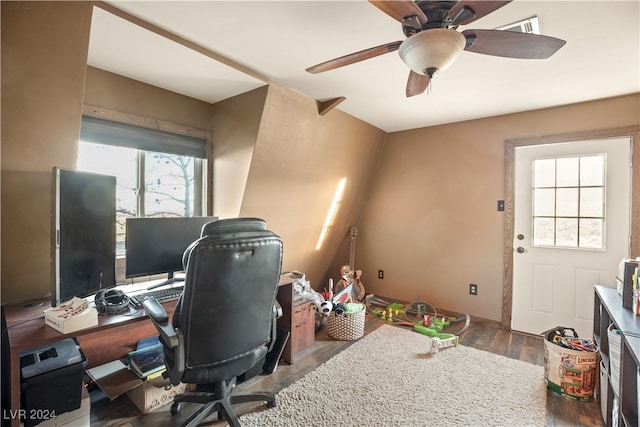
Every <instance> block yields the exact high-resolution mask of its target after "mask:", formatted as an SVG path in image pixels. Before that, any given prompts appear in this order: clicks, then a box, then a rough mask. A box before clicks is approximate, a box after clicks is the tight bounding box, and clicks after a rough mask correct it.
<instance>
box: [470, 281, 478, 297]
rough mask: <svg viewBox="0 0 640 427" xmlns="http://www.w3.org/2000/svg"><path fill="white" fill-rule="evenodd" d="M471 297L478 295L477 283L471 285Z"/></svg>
mask: <svg viewBox="0 0 640 427" xmlns="http://www.w3.org/2000/svg"><path fill="white" fill-rule="evenodd" d="M469 295H478V285H476V284H475V283H470V284H469Z"/></svg>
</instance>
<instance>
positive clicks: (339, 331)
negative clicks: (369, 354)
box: [327, 310, 366, 341]
mask: <svg viewBox="0 0 640 427" xmlns="http://www.w3.org/2000/svg"><path fill="white" fill-rule="evenodd" d="M365 313H366V311H365V310H360V311H357V312H354V313H342V314H336V313H335V312H332V313H331V314H330V315H329V317H328V318H327V333H328V334H329V336H330V337H331V338H334V339H336V340H340V341H353V340H357V339H360V338H362V336H363V335H364V315H365Z"/></svg>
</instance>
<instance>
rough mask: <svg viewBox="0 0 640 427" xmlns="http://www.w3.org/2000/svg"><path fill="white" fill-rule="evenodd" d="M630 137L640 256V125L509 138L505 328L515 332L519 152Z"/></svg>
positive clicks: (633, 247)
mask: <svg viewBox="0 0 640 427" xmlns="http://www.w3.org/2000/svg"><path fill="white" fill-rule="evenodd" d="M618 137H630V138H631V142H632V147H631V155H632V164H631V224H630V228H631V230H630V231H631V241H630V242H629V243H630V251H631V252H630V255H631V257H632V258H635V257H639V256H640V185H635V186H634V185H633V183H640V126H629V127H622V128H613V129H602V130H594V131H584V132H575V133H567V134H556V135H548V136H535V137H529V138H517V139H507V140H506V141H505V144H504V192H505V194H504V196H505V201H504V205H505V206H504V213H505V216H504V254H503V261H504V262H503V276H502V328H503V329H506V330H509V331H510V330H511V315H512V304H513V235H514V230H513V229H514V226H515V215H514V196H515V194H514V187H515V165H514V161H515V149H516V148H517V147H524V146H528V145H543V144H557V143H563V142H575V141H585V140H590V139H601V138H618Z"/></svg>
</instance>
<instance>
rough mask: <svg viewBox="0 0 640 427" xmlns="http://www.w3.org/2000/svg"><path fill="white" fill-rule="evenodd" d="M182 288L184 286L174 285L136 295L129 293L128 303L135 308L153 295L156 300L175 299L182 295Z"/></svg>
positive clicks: (138, 307)
mask: <svg viewBox="0 0 640 427" xmlns="http://www.w3.org/2000/svg"><path fill="white" fill-rule="evenodd" d="M183 290H184V286H174V287H171V288H165V289H154V290H151V291H146V292H143V293H140V294H136V295H129V304H130V305H131V307H133V308H135V309H136V310H137V309H140V308H142V303H143V302H144V300H146V299H147V298H151V297H153V298H155V299H156V300H158V302H166V301H173V300H177V299H178V298H180V295H182V291H183Z"/></svg>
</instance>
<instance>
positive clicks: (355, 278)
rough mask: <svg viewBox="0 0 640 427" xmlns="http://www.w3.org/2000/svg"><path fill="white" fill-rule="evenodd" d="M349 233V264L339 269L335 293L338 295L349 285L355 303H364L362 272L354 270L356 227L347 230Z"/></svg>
mask: <svg viewBox="0 0 640 427" xmlns="http://www.w3.org/2000/svg"><path fill="white" fill-rule="evenodd" d="M349 231H350V232H351V249H350V250H349V264H348V265H344V266H342V268H341V269H340V275H341V277H342V278H341V280H340V281H339V282H338V284H337V285H336V293H339V292H340V291H342V290H343V289H345V288H346V287H347V286H349V285H353V286H352V287H351V297H352V298H353V299H354V300H355V301H364V297H365V296H366V293H365V288H364V283H362V280H361V277H362V270H356V269H355V258H356V237H357V236H358V229H357V228H356V227H351V228H349Z"/></svg>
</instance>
